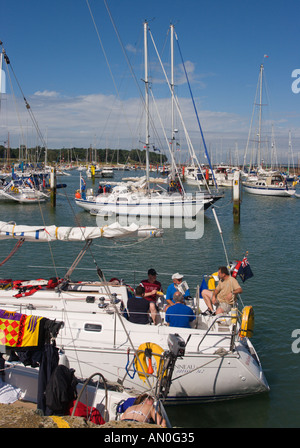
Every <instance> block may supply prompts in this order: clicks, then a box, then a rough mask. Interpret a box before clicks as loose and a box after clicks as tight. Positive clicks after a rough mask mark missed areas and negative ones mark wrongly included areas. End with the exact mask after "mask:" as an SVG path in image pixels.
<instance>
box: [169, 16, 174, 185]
mask: <svg viewBox="0 0 300 448" xmlns="http://www.w3.org/2000/svg"><path fill="white" fill-rule="evenodd" d="M170 28H171V93H172V102H171V129H172V136H171V152H172V165H171V180H174V179H175V166H174V143H175V131H174V25H171V26H170Z"/></svg>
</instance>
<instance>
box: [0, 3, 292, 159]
mask: <svg viewBox="0 0 300 448" xmlns="http://www.w3.org/2000/svg"><path fill="white" fill-rule="evenodd" d="M0 8H1V10H0V12H1V26H0V40H1V41H2V43H3V48H4V49H5V52H6V54H7V56H8V57H9V60H10V65H9V74H8V73H7V74H6V92H5V93H3V92H2V93H1V110H0V144H4V142H6V141H7V136H8V135H9V141H10V146H11V147H18V146H19V145H20V144H25V145H27V146H29V147H30V146H35V145H41V146H43V144H44V143H46V144H47V147H48V148H50V149H55V148H63V147H65V148H72V147H86V148H87V147H89V146H91V147H95V148H105V147H110V148H122V149H131V148H139V149H143V148H144V145H145V133H146V130H145V129H146V128H145V110H144V101H143V98H142V97H143V96H144V89H145V86H144V82H143V80H144V78H145V75H144V59H143V23H144V22H145V21H147V22H148V26H149V29H150V33H151V34H150V35H149V36H148V53H149V81H150V84H149V85H150V87H151V88H150V115H151V118H150V144H151V145H152V146H153V147H156V148H159V149H160V150H161V152H163V153H164V154H166V155H168V151H169V141H168V140H170V137H171V99H170V98H171V95H170V89H169V88H168V85H167V83H166V82H165V77H164V74H163V71H162V69H161V66H160V62H159V59H158V57H157V55H156V53H155V49H154V46H153V44H152V38H151V36H152V37H153V40H154V41H155V45H156V47H157V51H158V53H159V55H160V58H161V60H162V62H163V65H164V69H165V71H166V73H167V76H168V77H170V39H169V37H170V24H173V25H174V26H175V32H176V35H177V36H178V42H179V46H180V50H181V55H182V59H181V56H180V54H179V52H178V44H177V41H175V50H174V84H175V87H174V89H175V94H176V96H177V97H178V104H179V107H180V113H181V115H182V120H183V122H182V120H181V119H180V114H179V113H178V111H177V110H175V114H174V115H175V118H174V120H175V122H174V123H175V124H174V127H175V128H176V129H177V130H178V132H176V139H177V146H176V148H177V151H176V157H177V160H179V161H189V152H188V149H187V143H186V139H185V133H184V131H183V129H184V128H185V129H186V130H187V132H188V133H189V136H190V139H191V141H192V144H193V148H194V151H195V154H196V155H197V157H198V158H199V161H200V162H201V163H202V162H203V163H205V157H204V149H203V140H202V138H201V133H200V126H201V129H202V132H203V136H204V141H205V145H206V147H207V150H208V151H209V153H210V156H211V158H212V161H213V162H214V163H221V162H223V163H229V162H232V163H235V162H238V163H240V164H242V163H243V159H244V154H245V151H246V148H247V157H249V156H250V152H251V150H250V149H249V148H250V143H249V146H247V140H248V138H249V136H250V134H249V129H250V125H251V117H252V113H253V110H254V109H255V111H256V112H257V111H258V109H259V108H258V107H254V103H255V101H257V99H255V94H256V90H257V83H258V77H259V69H260V65H261V64H263V65H264V75H265V81H266V89H267V90H266V92H267V95H266V97H265V98H264V99H263V101H262V104H263V106H262V107H261V109H262V113H263V119H264V128H263V130H262V133H261V135H262V137H263V138H262V140H263V141H267V142H268V143H267V149H268V150H264V151H266V152H264V153H263V154H264V155H263V156H262V157H265V161H266V163H267V162H268V161H270V154H271V153H272V154H273V152H274V150H273V151H272V150H271V149H270V148H272V142H271V135H270V134H271V129H272V130H273V134H274V141H275V146H274V148H276V154H275V155H276V156H277V157H278V159H279V160H280V161H281V160H283V161H287V160H289V161H290V160H293V162H294V163H298V160H299V158H300V146H299V144H300V120H299V119H300V92H298V90H300V89H299V87H300V82H299V85H298V83H297V79H298V78H299V80H300V52H299V16H300V3H299V1H298V0H285V1H283V0H276V1H275V2H274V1H271V0H251V1H250V0H227V1H224V0H201V1H200V0H151V1H145V0H126V1H125V0H51V1H50V0H43V1H42V2H41V1H39V0H27V1H24V0H13V1H11V0H1V4H0ZM265 56H268V57H265ZM182 60H183V63H184V65H183V63H182ZM183 67H185V70H186V72H187V75H188V80H189V84H190V89H191V92H192V96H191V93H190V90H189V88H188V84H187V80H186V77H185V75H184V71H183ZM4 68H5V64H4ZM297 70H299V73H298V72H297ZM169 79H170V78H169ZM20 89H21V90H20ZM152 95H153V98H152ZM23 97H25V98H26V100H27V102H28V103H29V105H30V112H31V114H32V115H33V117H34V118H33V119H32V116H31V115H30V114H29V113H28V110H27V109H26V107H25V102H24V100H23ZM192 98H193V100H194V104H195V107H194V106H193V103H192V100H191V99H192ZM257 102H259V101H257ZM175 109H176V108H175ZM195 109H196V112H195ZM197 117H198V119H197ZM34 122H35V123H37V124H36V125H35V126H34V124H33V123H34ZM255 122H256V118H255V119H254V121H253V123H255ZM183 123H184V124H183ZM199 123H200V124H199ZM162 124H163V126H162ZM37 128H38V130H39V132H37ZM263 132H265V134H263ZM40 135H42V138H41V137H40ZM251 135H252V134H251ZM253 135H257V129H256V130H254V134H253ZM289 135H290V136H291V144H289ZM254 139H255V137H250V141H251V142H252V141H253V140H254ZM251 148H252V143H251Z"/></svg>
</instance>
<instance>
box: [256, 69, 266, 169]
mask: <svg viewBox="0 0 300 448" xmlns="http://www.w3.org/2000/svg"><path fill="white" fill-rule="evenodd" d="M263 70H264V66H263V64H261V66H260V75H259V76H260V90H259V129H258V150H257V167H258V168H260V167H261V119H262V78H263Z"/></svg>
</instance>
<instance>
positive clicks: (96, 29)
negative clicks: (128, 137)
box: [86, 0, 141, 135]
mask: <svg viewBox="0 0 300 448" xmlns="http://www.w3.org/2000/svg"><path fill="white" fill-rule="evenodd" d="M86 4H87V6H88V9H89V12H90V16H91V19H92V22H93V25H94V28H95V31H96V34H97V37H98V40H99V43H100V46H101V49H102V52H103V54H104V58H105V61H106V64H107V67H108V70H109V73H110V76H111V78H112V82H113V85H114V88H115V91H116V94H117V98H118V99H119V100H120V103H121V109H122V110H123V112H124V116H125V119H126V122H127V125H128V128H129V130H130V133H131V134H132V135H133V132H132V130H131V127H130V124H129V121H128V119H127V115H126V113H125V110H124V108H123V102H122V101H121V99H120V94H119V91H118V88H117V85H116V82H115V79H114V75H113V73H112V70H111V67H110V64H109V61H108V57H107V55H106V52H105V48H104V46H103V43H102V40H101V37H100V34H99V31H98V28H97V25H96V22H95V19H94V16H93V13H92V10H91V7H90V4H89V0H86ZM106 8H107V10H108V13H109V15H110V19H111V21H112V23H113V19H112V17H111V14H110V12H109V9H108V6H107V5H106ZM113 26H114V28H115V31H116V33H117V36H118V32H117V30H116V27H115V25H114V23H113ZM118 39H119V36H118ZM119 42H120V44H121V47H122V49H123V52H124V51H125V50H124V47H123V44H122V42H121V41H120V39H119ZM125 57H126V60H127V63H128V64H129V66H130V67H131V65H130V62H129V61H128V57H127V55H126V53H125ZM131 72H132V73H133V70H132V68H131ZM135 80H136V78H135ZM136 82H137V81H136ZM140 93H141V92H140Z"/></svg>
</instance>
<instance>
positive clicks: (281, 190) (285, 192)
mask: <svg viewBox="0 0 300 448" xmlns="http://www.w3.org/2000/svg"><path fill="white" fill-rule="evenodd" d="M258 184H259V182H243V186H244V189H245V191H247V193H251V194H257V195H261V196H281V197H291V196H293V195H294V194H295V192H296V190H294V189H287V188H286V187H280V186H276V185H272V186H270V185H258Z"/></svg>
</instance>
